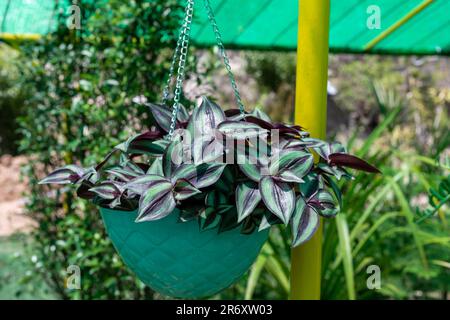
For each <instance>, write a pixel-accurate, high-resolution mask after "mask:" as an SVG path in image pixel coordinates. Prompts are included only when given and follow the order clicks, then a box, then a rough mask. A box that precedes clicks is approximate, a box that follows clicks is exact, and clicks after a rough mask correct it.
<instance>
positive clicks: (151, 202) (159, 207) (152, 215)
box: [136, 180, 176, 222]
mask: <svg viewBox="0 0 450 320" xmlns="http://www.w3.org/2000/svg"><path fill="white" fill-rule="evenodd" d="M175 206H176V203H175V198H174V196H173V193H172V184H171V183H170V182H169V181H167V180H159V181H157V182H154V183H153V184H152V185H151V188H149V189H148V190H147V191H146V192H145V193H144V194H143V196H142V197H141V199H140V200H139V211H138V217H137V219H136V222H142V221H154V220H159V219H162V218H164V217H166V216H168V215H169V214H170V213H171V212H172V211H173V210H174V209H175Z"/></svg>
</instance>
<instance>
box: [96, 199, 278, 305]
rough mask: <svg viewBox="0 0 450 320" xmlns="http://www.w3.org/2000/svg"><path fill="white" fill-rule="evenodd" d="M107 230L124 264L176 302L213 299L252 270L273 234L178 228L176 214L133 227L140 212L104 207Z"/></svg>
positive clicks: (195, 225)
mask: <svg viewBox="0 0 450 320" xmlns="http://www.w3.org/2000/svg"><path fill="white" fill-rule="evenodd" d="M100 211H101V214H102V217H103V221H104V222H105V226H106V230H107V232H108V235H109V237H110V238H111V240H112V242H113V244H114V246H115V248H116V249H117V251H118V253H119V255H120V256H121V257H122V259H123V261H124V262H125V264H126V265H127V266H128V267H129V268H130V269H131V270H132V271H133V272H134V273H135V274H136V275H137V276H138V278H139V279H141V280H142V281H143V282H144V283H145V284H146V285H148V286H150V287H151V288H152V289H154V290H155V291H157V292H159V293H162V294H165V295H168V296H172V297H177V298H199V297H206V296H210V295H212V294H215V293H217V292H219V291H221V290H223V289H225V288H227V287H228V286H230V285H231V284H233V283H234V282H235V281H236V280H238V279H239V278H240V277H241V276H242V275H243V274H244V273H245V272H246V271H247V270H248V268H249V267H250V266H251V264H252V263H253V261H254V260H255V258H256V257H257V255H258V253H259V251H260V250H261V247H262V245H263V244H264V242H265V241H266V240H267V237H268V234H269V230H264V231H261V232H253V233H252V234H251V235H243V234H241V233H240V230H239V228H236V229H233V230H230V231H227V232H223V233H220V234H218V232H217V230H216V229H211V230H205V231H200V229H199V226H198V223H197V221H189V222H184V223H178V222H177V217H178V214H175V212H174V214H170V215H169V216H167V217H166V218H164V219H161V220H158V221H149V222H142V223H135V219H136V216H137V212H120V211H117V210H110V209H105V208H100Z"/></svg>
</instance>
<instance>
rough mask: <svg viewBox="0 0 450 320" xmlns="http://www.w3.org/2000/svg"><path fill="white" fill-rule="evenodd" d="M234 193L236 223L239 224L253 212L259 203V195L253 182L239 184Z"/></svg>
mask: <svg viewBox="0 0 450 320" xmlns="http://www.w3.org/2000/svg"><path fill="white" fill-rule="evenodd" d="M235 193H236V194H235V196H236V208H237V214H238V222H241V221H242V220H244V219H245V218H246V217H248V216H249V215H250V214H251V213H252V212H253V210H255V208H256V206H257V205H258V204H259V202H260V201H261V194H260V192H259V189H258V185H257V184H256V183H254V182H244V183H241V184H239V185H238V186H237V188H236V192H235Z"/></svg>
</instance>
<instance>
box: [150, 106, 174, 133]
mask: <svg viewBox="0 0 450 320" xmlns="http://www.w3.org/2000/svg"><path fill="white" fill-rule="evenodd" d="M147 106H148V107H149V108H150V111H151V113H152V115H153V118H154V119H155V121H156V123H157V124H158V126H159V127H160V128H161V129H163V130H164V131H165V132H169V130H170V120H171V118H172V112H171V111H170V109H169V108H168V107H167V106H162V105H158V104H153V103H148V104H147Z"/></svg>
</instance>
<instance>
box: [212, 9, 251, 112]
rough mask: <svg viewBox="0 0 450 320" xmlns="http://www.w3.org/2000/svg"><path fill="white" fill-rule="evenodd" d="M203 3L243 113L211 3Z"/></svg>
mask: <svg viewBox="0 0 450 320" xmlns="http://www.w3.org/2000/svg"><path fill="white" fill-rule="evenodd" d="M204 3H205V9H206V12H207V14H208V18H209V21H210V23H211V26H212V28H213V31H214V35H215V37H216V43H217V46H218V47H219V51H220V54H221V55H222V59H223V63H224V65H225V68H226V69H227V72H228V77H229V78H230V82H231V87H232V88H233V91H234V97H235V98H236V103H237V105H238V107H239V110H240V111H241V113H242V114H245V109H244V105H243V103H242V100H241V95H240V94H239V89H238V87H237V85H236V79H235V78H234V74H233V72H232V71H231V66H230V60H229V59H228V55H227V52H226V51H225V46H224V44H223V41H222V36H221V34H220V30H219V27H218V26H217V22H216V18H215V16H214V12H213V9H212V8H211V4H210V2H209V0H204Z"/></svg>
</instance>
